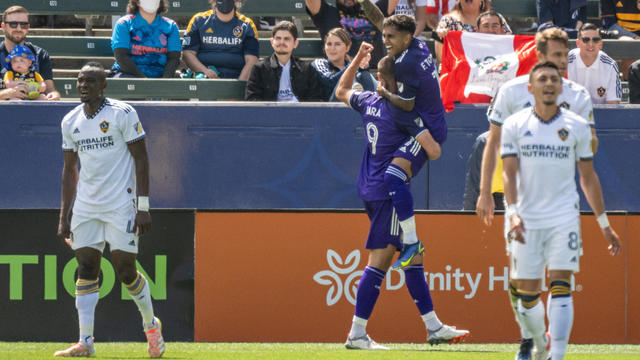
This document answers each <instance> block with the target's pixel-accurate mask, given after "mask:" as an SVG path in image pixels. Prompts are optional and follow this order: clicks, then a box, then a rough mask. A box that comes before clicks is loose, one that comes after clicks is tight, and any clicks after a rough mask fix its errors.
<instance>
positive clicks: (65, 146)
mask: <svg viewBox="0 0 640 360" xmlns="http://www.w3.org/2000/svg"><path fill="white" fill-rule="evenodd" d="M62 151H73V152H78V144H76V143H75V142H74V141H73V138H72V137H71V131H70V129H69V124H68V123H64V122H63V123H62Z"/></svg>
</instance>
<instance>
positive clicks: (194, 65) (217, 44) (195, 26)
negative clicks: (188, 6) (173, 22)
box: [182, 0, 259, 80]
mask: <svg viewBox="0 0 640 360" xmlns="http://www.w3.org/2000/svg"><path fill="white" fill-rule="evenodd" d="M211 5H212V6H213V9H212V10H209V11H205V12H201V13H198V14H195V15H194V16H193V17H192V18H191V21H190V22H189V25H188V26H187V31H186V33H185V35H184V41H183V44H182V58H183V60H184V62H185V63H186V64H187V66H189V68H190V69H191V72H192V73H196V75H195V76H196V77H200V76H203V77H205V78H208V79H216V78H222V79H240V80H247V79H248V78H249V74H250V73H251V68H252V67H253V65H255V64H256V63H257V62H258V56H259V45H258V29H257V28H256V25H255V24H254V23H253V21H252V20H251V19H249V18H248V17H246V16H244V15H242V14H240V13H238V12H237V8H236V1H234V0H217V1H216V0H211Z"/></svg>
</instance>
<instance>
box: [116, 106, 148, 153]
mask: <svg viewBox="0 0 640 360" xmlns="http://www.w3.org/2000/svg"><path fill="white" fill-rule="evenodd" d="M122 116H123V118H122V121H121V122H120V123H119V125H120V131H121V132H122V138H123V139H124V141H125V142H126V143H127V144H131V143H134V142H136V141H138V140H141V139H143V138H144V137H145V132H144V129H143V128H142V123H140V119H139V118H138V113H137V112H136V110H135V109H134V108H133V107H131V106H129V105H128V104H127V109H126V110H125V111H123V112H122Z"/></svg>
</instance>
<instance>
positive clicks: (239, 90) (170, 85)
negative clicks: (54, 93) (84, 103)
mask: <svg viewBox="0 0 640 360" xmlns="http://www.w3.org/2000/svg"><path fill="white" fill-rule="evenodd" d="M54 82H55V84H56V89H58V91H60V95H61V96H62V97H63V98H77V97H78V91H77V89H76V79H72V78H55V79H54ZM245 87H246V82H245V81H240V80H229V79H217V80H195V79H107V88H106V89H105V95H106V96H109V97H112V98H115V99H132V100H145V99H167V100H190V99H198V100H242V99H244V90H245Z"/></svg>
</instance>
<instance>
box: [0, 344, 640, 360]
mask: <svg viewBox="0 0 640 360" xmlns="http://www.w3.org/2000/svg"><path fill="white" fill-rule="evenodd" d="M69 345H70V344H66V343H35V342H0V359H2V360H5V359H7V360H22V359H29V360H35V359H52V358H53V353H54V352H55V351H57V350H62V349H65V348H66V347H68V346H69ZM385 345H386V346H389V347H390V348H391V350H390V351H360V350H347V349H345V348H344V345H342V344H318V343H177V342H176V343H167V350H166V352H165V354H164V356H163V357H162V358H163V359H277V360H281V359H284V360H288V359H291V360H294V359H295V360H299V359H341V360H342V359H367V360H377V359H394V360H395V359H400V360H405V359H406V360H411V359H416V360H418V359H419V360H454V359H455V360H458V359H460V360H467V359H469V360H480V359H482V360H512V359H513V358H514V355H515V353H516V351H517V350H518V345H516V344H455V345H439V346H433V347H432V346H429V345H428V344H385ZM91 358H94V359H147V358H149V355H148V354H147V345H146V343H125V342H122V343H113V342H112V343H96V354H95V355H93V356H92V357H91ZM565 359H566V360H605V359H606V360H640V345H569V348H568V352H567V355H566V356H565Z"/></svg>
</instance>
